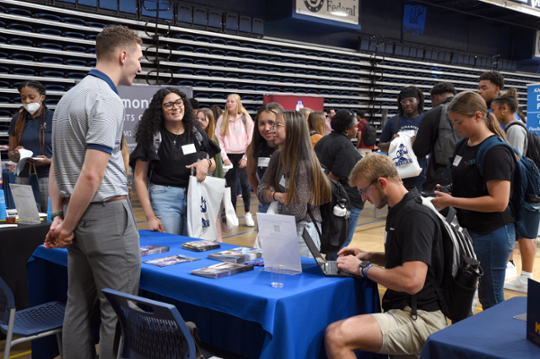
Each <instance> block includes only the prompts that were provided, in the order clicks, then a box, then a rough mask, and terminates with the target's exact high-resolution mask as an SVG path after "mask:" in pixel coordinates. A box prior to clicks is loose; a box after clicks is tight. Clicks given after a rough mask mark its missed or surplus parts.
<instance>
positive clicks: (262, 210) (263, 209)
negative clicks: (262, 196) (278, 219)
mask: <svg viewBox="0 0 540 359" xmlns="http://www.w3.org/2000/svg"><path fill="white" fill-rule="evenodd" d="M268 208H270V204H262V203H259V210H258V211H257V212H258V213H266V212H268Z"/></svg>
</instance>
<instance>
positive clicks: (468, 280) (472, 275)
mask: <svg viewBox="0 0 540 359" xmlns="http://www.w3.org/2000/svg"><path fill="white" fill-rule="evenodd" d="M481 275H482V274H481V270H480V261H478V260H476V259H473V258H469V257H463V259H462V262H461V265H460V266H459V267H458V270H457V274H456V282H458V283H459V284H461V285H462V286H464V287H466V288H474V287H475V286H476V284H477V283H478V279H480V277H481Z"/></svg>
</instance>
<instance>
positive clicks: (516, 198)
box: [454, 136, 540, 239]
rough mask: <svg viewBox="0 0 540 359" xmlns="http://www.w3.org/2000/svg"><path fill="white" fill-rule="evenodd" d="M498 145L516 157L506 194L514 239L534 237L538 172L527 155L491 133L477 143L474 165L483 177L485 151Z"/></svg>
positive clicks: (539, 199)
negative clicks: (508, 193) (508, 196)
mask: <svg viewBox="0 0 540 359" xmlns="http://www.w3.org/2000/svg"><path fill="white" fill-rule="evenodd" d="M466 140H467V139H465V138H464V139H461V140H460V141H459V142H458V144H457V146H456V152H457V149H458V148H460V146H462V145H463V143H465V141H466ZM500 145H502V146H507V147H508V148H510V149H511V150H512V151H513V152H514V153H515V154H517V155H518V157H519V160H516V162H515V163H516V169H515V171H514V178H513V181H512V187H513V190H512V194H511V195H510V204H511V209H512V213H513V214H514V218H515V220H516V223H515V227H516V239H521V238H536V237H537V236H538V225H539V224H540V171H539V170H538V167H536V165H535V164H534V162H533V161H531V160H530V159H529V158H527V157H522V156H521V154H520V153H519V151H518V150H516V149H515V148H512V147H511V146H510V145H509V144H508V143H507V142H506V141H505V140H504V139H502V138H501V137H499V136H492V137H489V138H487V139H486V140H485V141H484V142H482V144H481V145H480V148H479V149H478V154H477V157H476V167H477V168H478V171H479V172H480V174H481V175H482V176H483V175H484V156H485V154H486V152H487V151H489V150H490V149H491V148H493V147H495V146H500ZM454 155H455V154H454Z"/></svg>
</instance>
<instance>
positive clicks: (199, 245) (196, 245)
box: [182, 240, 221, 252]
mask: <svg viewBox="0 0 540 359" xmlns="http://www.w3.org/2000/svg"><path fill="white" fill-rule="evenodd" d="M182 248H183V249H187V250H189V251H194V252H205V251H209V250H211V249H218V248H221V244H220V243H219V242H216V241H209V240H202V241H194V242H186V243H184V244H182Z"/></svg>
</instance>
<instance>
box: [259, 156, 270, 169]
mask: <svg viewBox="0 0 540 359" xmlns="http://www.w3.org/2000/svg"><path fill="white" fill-rule="evenodd" d="M269 163H270V157H259V162H258V164H257V165H258V167H268V164H269Z"/></svg>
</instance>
